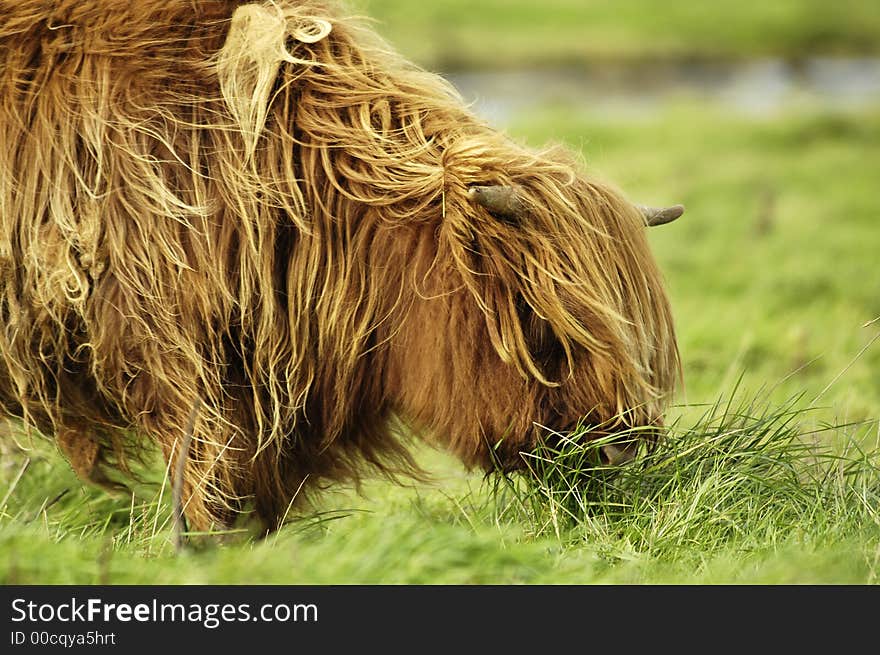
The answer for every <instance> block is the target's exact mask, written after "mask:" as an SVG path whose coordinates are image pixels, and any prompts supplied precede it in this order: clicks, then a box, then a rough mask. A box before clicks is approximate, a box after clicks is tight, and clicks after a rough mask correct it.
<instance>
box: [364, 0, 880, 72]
mask: <svg viewBox="0 0 880 655" xmlns="http://www.w3.org/2000/svg"><path fill="white" fill-rule="evenodd" d="M355 6H356V7H359V8H361V10H362V12H363V13H366V14H368V15H370V16H373V17H375V18H376V19H377V21H378V29H379V31H380V32H382V33H383V34H385V35H387V37H388V38H389V39H391V40H392V42H393V43H394V44H396V45H397V46H398V48H399V49H401V50H402V51H403V52H406V53H407V55H408V56H410V57H412V58H414V59H415V60H416V61H418V62H419V63H422V64H425V65H428V66H431V67H434V68H438V67H439V68H440V69H442V70H449V69H453V68H461V67H471V66H473V65H478V66H487V67H491V68H496V67H504V66H523V65H527V66H531V65H539V66H540V65H560V64H565V65H570V64H574V65H577V64H589V63H595V62H596V61H597V60H601V59H619V58H626V59H643V60H655V59H657V58H671V59H694V58H709V59H715V58H727V57H737V58H741V57H756V56H757V57H764V56H783V57H791V58H799V57H803V56H806V55H808V54H811V53H815V52H822V53H825V54H850V55H852V54H876V53H877V52H878V51H880V12H877V11H876V7H875V6H874V5H873V4H872V3H871V2H870V1H869V0H839V1H838V2H834V3H829V2H824V1H823V0H774V2H757V1H755V0H744V1H739V0H716V1H715V2H711V3H707V2H694V1H693V0H669V1H667V2H663V3H657V2H651V1H650V0H546V1H545V2H540V3H538V2H527V1H526V0H479V1H477V2H470V1H468V0H443V1H442V2H432V3H428V4H426V3H417V2H411V1H410V0H357V2H356V3H355Z"/></svg>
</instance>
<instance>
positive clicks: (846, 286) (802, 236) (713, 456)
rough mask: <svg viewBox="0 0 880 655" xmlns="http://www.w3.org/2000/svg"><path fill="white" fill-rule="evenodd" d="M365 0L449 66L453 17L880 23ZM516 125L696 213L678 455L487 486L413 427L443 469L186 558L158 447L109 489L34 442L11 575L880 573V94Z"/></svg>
mask: <svg viewBox="0 0 880 655" xmlns="http://www.w3.org/2000/svg"><path fill="white" fill-rule="evenodd" d="M366 4H368V5H369V7H371V8H373V9H374V10H375V11H373V12H372V13H374V14H377V15H379V16H380V17H381V18H382V19H383V20H384V21H385V24H387V25H389V26H393V29H390V30H389V31H387V32H386V33H388V34H389V35H390V36H392V38H393V35H394V34H397V35H399V36H401V38H400V39H399V40H398V41H399V44H400V46H401V48H400V49H401V50H403V51H404V52H407V53H408V54H410V55H412V56H415V57H416V58H421V59H422V61H423V62H433V63H434V64H438V65H440V63H443V62H449V61H451V60H450V59H449V57H448V56H447V55H438V54H437V53H430V52H428V50H427V49H422V50H420V47H419V46H418V42H419V41H420V40H422V41H425V42H427V41H428V39H420V37H419V35H420V34H421V35H425V34H428V33H431V30H432V29H434V27H435V26H437V25H446V28H444V29H453V33H455V34H456V35H457V36H456V37H455V38H456V39H461V42H462V43H464V42H466V43H469V44H472V46H469V47H472V49H468V48H465V49H464V50H460V51H456V52H458V54H457V55H456V56H457V57H465V58H466V60H467V62H469V63H474V64H485V63H487V62H489V61H490V60H491V59H493V57H494V55H495V54H498V56H499V59H502V58H505V57H507V56H508V54H509V55H510V59H509V61H512V62H517V61H527V60H528V57H529V53H530V52H531V49H532V48H533V47H534V45H535V43H536V39H537V40H541V39H545V40H544V41H542V42H545V43H546V42H549V41H551V40H552V42H553V43H554V45H553V46H552V47H553V48H558V50H559V52H560V53H562V52H563V51H564V52H569V53H571V52H573V51H572V50H571V49H570V48H569V46H570V43H567V40H570V39H574V38H575V35H576V34H580V31H579V29H580V28H578V27H577V26H581V27H583V26H584V25H592V26H594V27H592V28H591V29H594V30H595V31H594V32H591V34H593V35H594V36H595V35H600V36H601V37H602V38H598V37H597V38H595V39H585V43H586V44H587V45H586V46H584V48H585V49H584V50H577V48H575V52H574V54H575V56H577V57H589V56H592V55H593V54H596V55H597V56H598V55H601V56H608V57H611V56H625V57H631V56H638V57H641V56H650V55H652V54H654V53H655V51H661V50H662V51H663V52H668V53H674V54H676V55H682V54H688V53H690V54H694V55H695V56H696V55H703V54H705V53H709V52H710V53H711V54H713V55H717V56H725V55H735V56H748V55H766V54H790V53H799V54H803V53H804V52H805V51H806V50H808V49H809V48H810V47H812V45H814V44H816V43H819V44H821V45H823V46H825V45H827V46H828V49H829V50H831V51H843V50H846V51H848V52H863V51H868V50H872V49H874V48H875V47H876V45H877V41H876V39H875V35H876V33H877V30H878V23H877V20H878V18H877V16H876V15H875V14H876V13H877V12H873V11H870V10H869V9H870V8H869V3H860V2H855V1H853V2H848V3H843V4H841V5H835V7H836V9H835V11H834V16H832V17H831V18H832V19H828V17H829V12H830V11H831V10H830V9H825V8H824V7H825V5H824V4H820V3H811V2H803V3H796V2H793V1H792V2H779V3H747V5H748V10H746V9H742V7H743V4H742V3H739V4H737V5H734V3H727V2H724V3H718V4H717V6H716V4H714V3H713V4H712V5H711V8H710V5H706V6H705V7H704V8H703V5H701V4H699V3H684V2H678V3H671V5H670V6H669V11H668V14H664V18H663V20H664V21H666V22H661V23H657V22H656V21H648V20H647V18H646V17H645V16H643V15H642V14H641V13H640V11H639V10H640V8H644V7H645V3H643V2H635V1H634V0H630V1H628V2H625V3H620V5H621V7H622V8H621V9H620V11H619V12H618V11H612V9H611V7H612V5H613V6H614V7H617V6H618V3H577V2H573V1H572V2H564V1H562V0H556V1H555V2H552V3H548V4H545V5H542V7H544V8H543V9H542V13H541V15H540V16H536V15H533V14H531V13H530V11H533V10H529V9H527V7H530V6H532V5H530V4H527V3H524V2H523V3H516V2H505V3H499V2H485V3H471V4H469V5H467V7H465V5H464V4H463V3H460V2H457V1H449V2H442V3H441V2H437V3H434V4H433V5H432V7H435V8H434V9H431V10H425V11H427V12H428V13H425V14H420V13H418V10H416V9H415V7H416V4H414V3H404V2H397V1H396V0H394V1H392V0H388V1H382V0H371V1H370V2H369V3H366ZM735 7H739V8H740V9H735ZM798 7H806V8H811V7H812V8H813V9H814V10H815V11H809V10H808V9H803V10H802V9H798ZM714 12H717V13H714ZM499 16H500V18H499ZM438 17H445V18H443V20H441V19H440V18H438ZM496 18H497V20H496ZM727 18H730V20H727ZM826 19H828V20H826ZM459 20H460V21H461V22H460V23H459ZM444 21H445V22H444ZM710 24H718V25H720V26H721V27H720V28H719V29H720V30H721V31H720V32H719V33H718V34H717V35H716V37H715V38H713V37H712V36H711V35H710V34H707V33H706V30H705V29H704V28H705V27H706V26H707V25H710ZM410 25H411V26H412V28H411V29H404V27H406V26H410ZM450 25H455V26H456V27H455V28H450V27H449V26H450ZM487 26H488V27H489V28H490V29H487V30H486V32H485V33H484V34H482V36H481V38H480V39H477V38H476V37H475V36H473V35H474V33H475V31H480V32H481V33H482V32H483V28H486V27H487ZM676 26H685V27H686V28H687V30H685V31H687V33H689V34H701V36H700V37H699V39H696V40H691V39H689V38H688V39H684V40H683V38H682V36H681V34H679V30H677V29H676ZM545 29H546V30H547V31H546V33H543V32H542V30H545ZM658 32H659V35H658ZM407 33H408V34H407ZM498 35H502V36H503V38H502V37H498ZM523 35H525V36H523ZM496 37H498V38H500V39H501V40H502V41H503V42H504V45H502V46H501V47H500V48H494V47H493V45H492V44H493V39H495V38H496ZM520 37H522V40H521V39H520ZM578 38H580V37H578ZM603 39H604V40H603ZM508 50H509V51H508ZM462 53H464V54H462ZM562 60H563V58H562V57H561V56H560V57H557V56H556V55H555V54H554V55H553V56H552V57H549V58H548V59H547V61H548V62H551V63H552V62H554V61H562ZM457 63H460V62H457ZM510 132H511V133H512V134H513V135H514V136H515V137H516V138H517V139H519V140H521V141H523V142H525V143H527V144H529V145H531V146H535V147H540V146H542V145H543V144H545V143H547V142H556V143H559V142H562V143H566V144H568V145H569V146H571V147H572V148H574V149H576V150H579V151H580V152H582V153H583V158H584V161H585V163H586V166H587V167H588V169H589V170H590V171H592V172H594V173H595V174H597V175H599V176H601V177H602V178H605V179H608V180H613V181H614V183H615V184H616V185H618V186H619V187H621V188H622V189H623V190H624V191H625V192H626V193H627V194H628V195H629V196H630V197H631V198H633V199H634V200H640V201H644V202H648V203H655V204H661V203H667V204H671V203H675V202H682V203H684V204H685V205H686V206H687V213H686V214H685V216H684V217H683V218H682V219H681V220H680V221H678V222H677V223H674V224H672V225H669V226H665V227H663V228H657V229H655V230H653V231H652V232H651V236H650V238H651V243H652V246H653V248H654V251H655V253H656V256H657V259H658V261H659V263H660V266H661V268H662V269H663V271H664V272H665V275H666V278H667V281H668V288H669V293H670V295H671V298H672V303H673V309H674V313H675V316H676V323H677V328H678V333H679V340H680V347H681V353H682V358H683V364H684V378H685V384H686V388H685V389H684V391H683V393H682V394H681V396H680V397H679V399H678V401H679V406H677V407H675V408H673V410H672V411H671V412H670V421H671V423H672V424H673V427H672V429H671V431H670V435H669V438H668V440H667V442H666V443H665V444H664V445H663V446H662V447H661V449H660V450H659V451H658V452H657V453H654V454H652V455H650V456H647V457H645V458H642V459H641V460H639V461H638V462H636V463H634V464H632V465H629V466H627V467H626V468H625V469H624V470H623V471H622V472H621V473H620V474H619V475H617V476H615V477H611V478H606V476H605V472H603V471H595V472H594V474H593V478H594V480H593V482H592V483H589V484H586V485H583V484H579V481H580V475H581V474H582V473H583V472H584V469H585V468H587V467H588V466H589V464H588V463H586V462H585V460H584V459H583V452H582V451H577V450H575V451H566V452H561V453H555V454H554V453H544V454H543V455H544V456H546V457H542V458H539V459H536V460H535V467H534V468H535V473H534V475H533V476H531V477H528V476H527V477H525V478H515V479H503V478H490V479H485V478H484V477H483V476H482V475H481V474H477V473H468V472H467V471H465V470H463V469H462V468H461V466H460V465H459V464H458V463H457V462H456V461H454V460H452V459H451V458H449V457H447V456H446V455H444V454H442V453H439V452H435V451H432V450H428V449H427V448H424V447H420V446H416V448H417V450H418V454H419V458H420V461H422V462H423V464H424V465H425V467H427V468H428V469H430V470H431V471H432V472H433V473H434V474H435V478H436V479H435V481H434V482H433V483H426V484H414V485H410V486H398V485H393V484H390V483H387V482H383V481H375V482H370V483H369V484H367V485H366V488H365V489H364V494H363V495H362V496H361V495H357V494H355V493H353V492H352V491H350V490H346V489H340V490H338V491H337V492H333V493H329V494H328V495H327V496H326V497H325V499H324V500H323V502H322V504H321V506H319V507H315V508H314V510H313V511H312V512H309V513H306V514H304V515H302V516H299V517H296V518H295V519H294V520H292V521H291V523H290V525H289V526H287V527H286V528H285V529H283V530H281V531H280V532H278V533H276V534H273V535H271V536H269V537H268V538H266V539H262V540H259V539H254V538H252V537H251V536H249V535H248V534H246V533H233V534H227V535H223V536H219V537H213V536H212V537H203V536H196V537H193V538H192V542H193V543H192V547H191V548H189V549H187V550H185V551H184V552H183V553H181V554H180V555H176V554H175V553H174V549H173V547H172V543H171V527H170V522H169V515H170V508H169V498H170V489H169V488H168V485H167V484H163V469H162V467H161V466H156V468H155V469H154V470H153V471H152V472H151V475H152V479H153V480H154V482H153V483H152V484H144V485H141V486H139V487H138V489H137V493H136V494H134V495H131V496H129V495H118V496H111V495H108V494H106V493H105V492H103V491H100V490H95V489H92V488H88V487H85V486H83V485H82V484H81V483H80V482H78V480H77V479H76V477H75V476H74V474H73V473H72V472H71V470H70V468H69V467H68V466H67V464H66V463H65V461H64V460H63V459H62V458H61V457H60V456H59V455H58V453H57V452H56V451H55V450H54V448H53V447H52V446H51V445H50V444H48V443H46V442H42V441H36V442H33V443H31V442H28V441H26V440H22V445H23V446H25V447H27V448H28V450H27V452H24V451H21V450H18V449H12V448H9V447H5V450H2V451H0V582H2V583H4V584H11V583H52V584H55V583H75V584H93V583H111V584H117V583H133V584H163V583H169V584H193V583H195V584H198V583H217V584H225V583H229V584H249V583H253V584H262V583H276V584H277V583H285V584H286V583H289V584H310V583H316V584H325V583H335V584H357V583H419V584H421V583H425V584H447V583H478V584H480V583H527V584H532V583H549V584H556V583H566V584H571V583H575V584H581V583H584V584H589V583H648V584H653V583H698V584H715V583H758V584H781V583H852V584H866V583H867V584H872V583H877V582H878V581H880V472H878V467H880V422H878V419H880V339H878V335H880V320H876V319H878V318H880V270H878V262H880V194H878V183H877V180H878V170H880V107H874V108H871V107H868V108H863V109H859V110H852V111H846V112H843V111H827V110H823V109H821V108H816V107H813V108H804V109H801V110H797V111H792V112H789V113H786V114H782V115H780V114H770V115H766V116H761V117H756V116H746V115H741V114H738V113H735V112H733V111H730V110H728V109H726V108H725V107H723V106H720V105H718V106H716V105H706V104H700V103H698V102H695V101H684V100H683V101H681V102H677V103H674V104H671V105H669V106H667V107H665V108H663V109H661V110H660V111H658V112H657V113H655V114H652V115H650V116H647V117H641V118H639V119H638V120H633V119H631V118H629V119H628V118H626V117H623V116H621V117H614V116H609V115H607V114H604V113H603V114H599V113H595V112H591V111H590V110H589V108H584V107H571V106H561V105H548V106H546V107H544V108H542V109H540V110H537V111H533V112H530V113H529V114H528V115H520V116H517V117H515V118H514V120H513V123H512V125H511V127H510ZM875 340H876V341H875ZM716 404H717V406H716ZM9 429H10V430H15V426H10V427H9ZM5 443H8V441H7V442H5Z"/></svg>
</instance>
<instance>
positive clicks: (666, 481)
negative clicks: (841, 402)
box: [492, 395, 880, 561]
mask: <svg viewBox="0 0 880 655" xmlns="http://www.w3.org/2000/svg"><path fill="white" fill-rule="evenodd" d="M799 401H800V398H792V399H791V400H790V401H789V402H788V403H784V404H782V405H771V404H769V403H767V402H766V400H762V396H761V395H757V396H754V397H752V398H750V399H747V400H741V401H739V402H738V403H736V404H734V402H733V401H732V400H729V401H728V402H726V403H723V402H721V401H719V402H717V403H715V404H713V405H711V406H709V407H704V408H703V413H702V414H701V415H700V416H699V417H698V418H697V419H696V421H695V422H693V423H692V424H691V425H689V426H687V427H685V426H683V425H682V422H683V420H682V419H680V420H678V421H676V422H675V423H674V424H673V425H671V426H670V427H669V428H668V434H667V435H666V436H665V437H664V438H663V439H662V440H661V441H660V442H659V444H658V445H657V446H656V447H655V448H654V449H653V450H651V451H650V452H645V453H642V454H641V456H639V457H638V458H636V460H634V461H633V462H630V463H629V464H626V465H624V466H621V467H609V466H605V465H602V464H600V463H598V462H599V461H600V460H599V457H598V454H599V453H598V449H599V447H600V446H601V445H602V444H603V443H606V442H607V441H608V440H609V439H612V438H613V439H636V438H637V437H638V434H637V431H635V430H633V431H629V432H623V433H620V434H617V435H613V436H612V437H608V438H603V439H598V440H595V441H587V440H586V437H587V436H588V435H587V434H586V432H585V430H580V431H575V432H574V433H573V434H571V435H568V436H564V435H554V437H555V438H554V439H553V443H554V445H553V446H549V445H547V444H544V445H542V446H540V447H539V448H538V449H537V450H536V451H535V452H533V453H528V454H524V455H523V456H524V457H525V458H526V462H527V464H528V473H527V474H525V475H521V476H518V477H510V476H499V477H498V478H497V482H496V483H495V485H494V487H493V494H492V495H493V497H494V499H495V500H496V502H498V506H499V508H500V509H499V511H500V512H504V513H509V514H510V515H512V516H515V517H516V518H515V520H516V521H518V522H521V523H524V524H526V525H528V526H529V527H530V531H531V533H532V535H533V536H534V537H539V536H544V535H548V534H549V535H553V536H555V537H556V538H557V539H559V540H560V541H562V542H563V543H567V544H569V545H576V544H579V543H580V544H583V543H586V544H592V545H594V546H599V547H600V548H602V549H604V550H605V551H606V552H609V553H611V554H612V556H613V557H623V558H632V557H638V558H650V559H660V560H665V561H674V560H676V559H679V558H681V557H683V556H686V555H687V554H689V553H690V554H693V553H699V554H700V556H701V557H705V556H709V555H712V554H717V553H721V552H724V551H725V550H728V549H731V548H733V549H735V550H736V551H737V552H739V553H742V554H746V553H752V552H759V551H763V552H767V551H768V550H769V551H772V550H773V549H775V548H777V547H779V546H781V545H782V544H790V543H791V542H792V541H793V540H794V541H796V542H798V543H812V544H816V543H833V542H837V541H841V542H842V541H846V540H847V539H852V538H854V537H856V536H858V535H860V534H863V533H864V532H865V531H866V530H871V531H873V532H874V533H875V534H876V531H877V529H878V528H880V466H878V462H880V451H878V450H877V449H876V448H875V449H873V450H868V449H865V448H864V447H863V446H862V445H861V443H860V442H861V440H860V439H859V438H858V437H859V435H861V436H864V434H862V433H861V431H860V429H859V428H862V429H864V428H865V427H866V426H865V425H862V426H858V425H827V424H817V423H816V421H815V420H814V419H813V413H814V410H812V409H810V408H804V407H802V406H801V405H800V404H799ZM829 436H833V437H834V438H830V437H829Z"/></svg>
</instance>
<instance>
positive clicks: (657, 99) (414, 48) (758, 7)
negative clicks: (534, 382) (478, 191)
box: [356, 0, 880, 420]
mask: <svg viewBox="0 0 880 655" xmlns="http://www.w3.org/2000/svg"><path fill="white" fill-rule="evenodd" d="M356 6H357V7H358V9H361V10H363V13H365V14H367V15H369V16H371V17H373V18H374V19H376V21H377V23H376V29H377V30H378V31H379V32H380V33H381V34H383V35H384V36H385V37H386V38H387V39H388V40H389V41H390V42H391V43H392V44H393V45H394V46H395V47H396V48H397V49H398V50H399V51H400V52H401V53H403V54H404V55H405V56H406V57H408V58H410V59H413V60H414V61H416V62H417V63H419V64H421V65H422V66H424V67H426V68H428V69H430V70H433V71H436V72H440V73H442V74H444V75H445V76H446V77H448V78H449V79H450V80H451V81H452V82H453V83H454V84H455V85H456V87H457V88H458V89H459V90H460V91H461V93H462V94H463V96H464V97H465V99H466V100H468V101H469V102H472V103H473V106H474V109H475V111H477V112H478V113H480V114H481V115H483V116H484V117H485V118H487V119H488V120H489V121H490V122H492V123H493V124H494V125H496V126H498V127H499V128H501V129H505V130H507V131H508V132H510V133H511V134H512V135H513V137H514V138H516V139H518V140H520V141H522V142H524V143H525V144H527V145H528V146H531V147H535V148H539V147H541V146H543V145H545V144H547V143H548V142H553V143H559V142H562V143H565V144H567V145H569V146H570V147H572V148H573V149H575V150H578V151H580V152H581V153H582V154H583V158H584V161H585V163H586V165H587V167H588V170H589V171H590V172H591V173H592V174H594V175H597V176H599V177H601V178H604V179H606V180H609V181H611V182H612V183H614V184H615V185H617V186H618V187H620V188H621V189H623V191H624V192H625V193H626V194H627V195H628V196H629V197H630V198H631V199H633V200H637V201H639V202H643V203H646V204H656V205H667V204H674V203H678V202H681V203H684V204H685V205H686V206H687V212H686V214H685V216H684V218H682V219H681V220H680V221H679V222H677V223H675V224H673V225H670V226H667V227H664V228H662V229H656V230H652V231H651V233H650V238H651V241H652V245H653V246H654V250H655V253H656V255H657V258H658V260H659V262H660V265H661V267H662V268H663V270H664V272H665V274H666V277H667V280H668V283H669V291H670V294H671V296H672V302H673V305H674V311H675V314H676V317H677V324H678V330H679V337H680V345H681V350H682V356H683V361H684V373H685V383H686V389H685V392H684V393H683V394H682V396H681V397H680V398H679V400H680V401H681V402H688V403H703V402H712V401H713V400H715V399H717V398H718V397H719V395H725V394H728V393H730V392H731V391H732V389H733V388H734V387H735V386H736V384H737V381H738V380H739V378H740V376H742V378H743V379H742V382H741V388H743V389H748V390H751V391H760V390H762V389H763V390H766V392H767V393H768V394H769V395H770V396H771V397H772V398H774V399H777V400H781V399H787V398H789V397H791V396H793V395H798V394H803V400H802V403H803V404H804V405H808V404H810V403H814V401H815V404H817V405H819V406H822V407H824V408H826V409H827V410H828V412H829V414H831V415H833V417H834V418H835V419H845V420H866V419H869V420H870V419H876V418H877V417H878V416H880V343H873V341H872V340H874V339H876V338H877V335H878V332H880V321H876V322H873V321H874V319H877V318H878V317H880V9H878V5H877V3H876V2H872V1H868V0H865V1H861V0H842V1H838V2H834V3H829V2H825V1H822V0H773V1H772V2H766V1H761V2H759V1H756V0H737V1H732V0H718V1H716V2H711V3H707V2H693V1H685V0H668V1H666V2H662V3H659V2H650V1H648V0H615V1H603V0H545V2H542V3H535V2H531V1H528V0H471V1H468V2H465V0H434V1H433V2H431V3H416V2H412V1H411V0H361V1H360V2H359V3H358V4H357V5H356Z"/></svg>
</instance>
